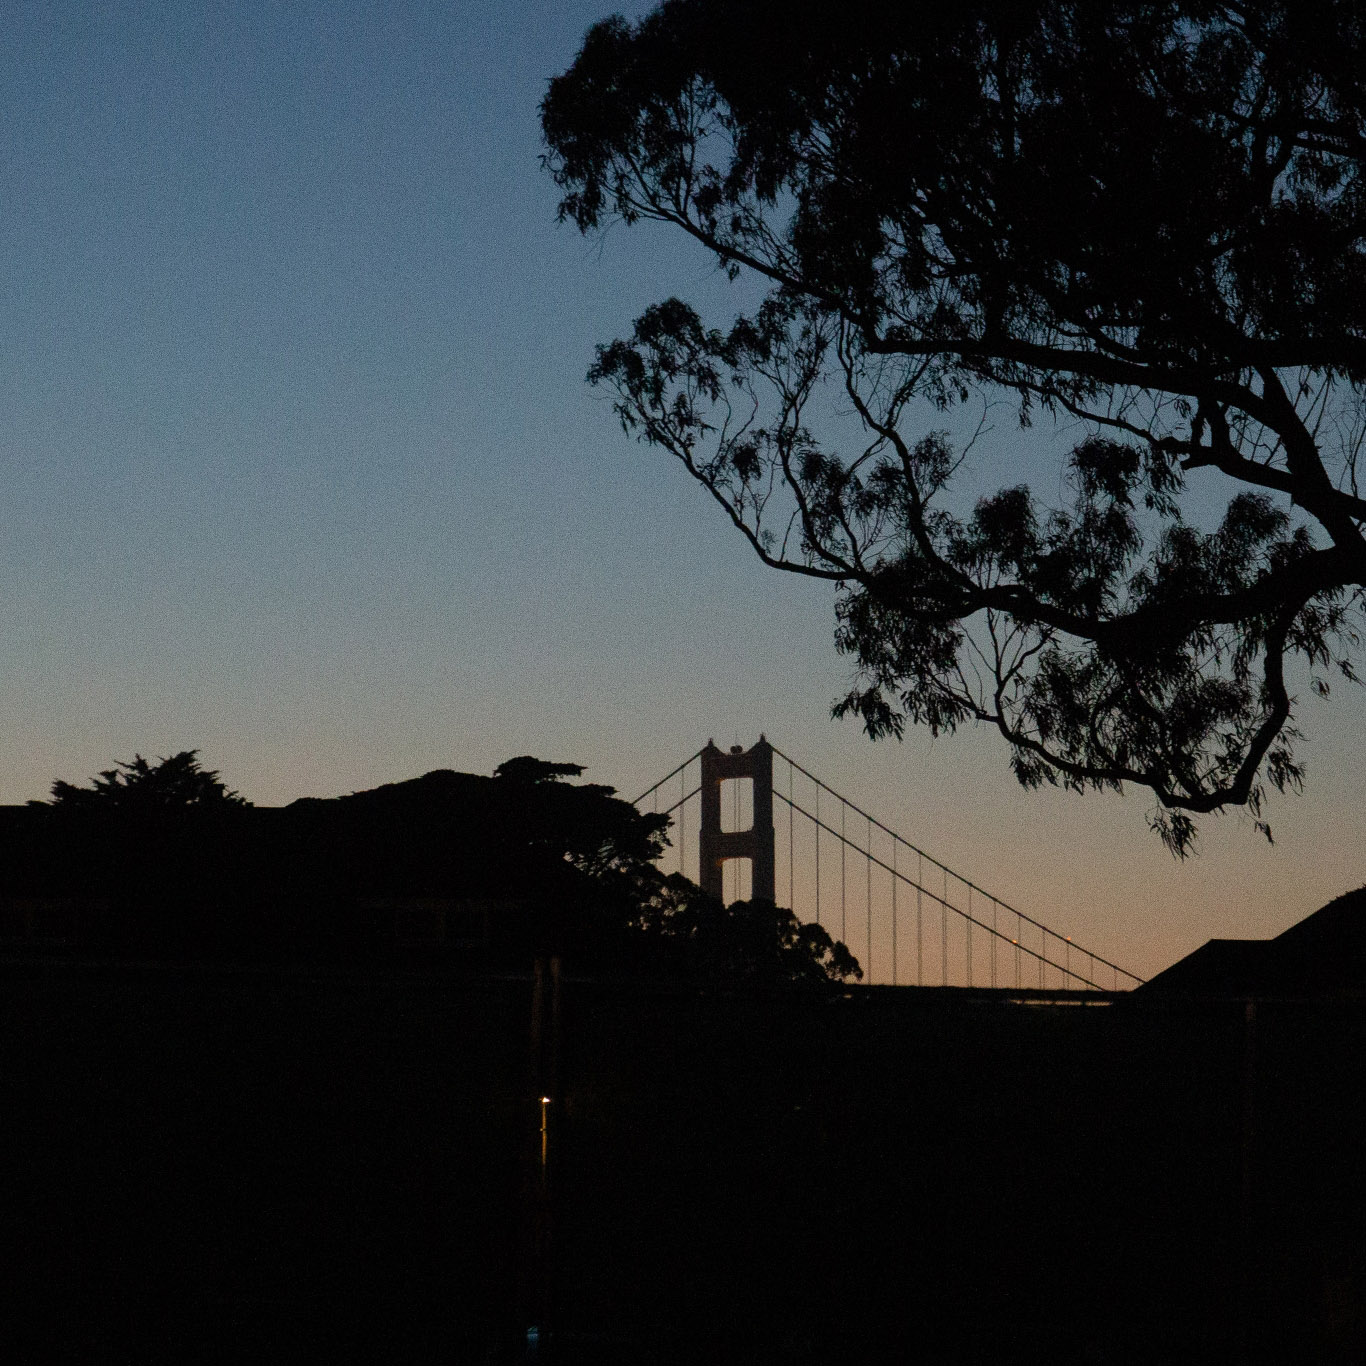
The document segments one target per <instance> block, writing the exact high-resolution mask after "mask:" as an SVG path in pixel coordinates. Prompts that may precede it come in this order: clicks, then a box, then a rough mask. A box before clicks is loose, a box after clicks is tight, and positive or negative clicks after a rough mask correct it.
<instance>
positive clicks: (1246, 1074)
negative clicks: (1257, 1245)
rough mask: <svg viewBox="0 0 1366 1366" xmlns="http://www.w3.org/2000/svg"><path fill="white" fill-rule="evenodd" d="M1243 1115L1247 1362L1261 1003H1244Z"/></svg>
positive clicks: (1240, 1323)
mask: <svg viewBox="0 0 1366 1366" xmlns="http://www.w3.org/2000/svg"><path fill="white" fill-rule="evenodd" d="M1242 1063H1243V1066H1242V1073H1243V1085H1242V1093H1243V1094H1242V1105H1241V1106H1240V1109H1241V1111H1242V1113H1241V1115H1240V1116H1239V1118H1240V1120H1241V1123H1240V1126H1239V1127H1240V1129H1241V1133H1240V1142H1239V1145H1238V1147H1239V1153H1238V1156H1239V1168H1240V1170H1239V1174H1238V1176H1239V1180H1238V1305H1237V1325H1236V1329H1235V1332H1236V1337H1237V1347H1238V1359H1239V1360H1240V1361H1246V1360H1247V1358H1248V1347H1249V1345H1250V1341H1251V1334H1250V1329H1251V1324H1250V1322H1249V1318H1250V1316H1251V1312H1252V1305H1253V1286H1252V1278H1253V1270H1254V1266H1253V1256H1252V1194H1253V1162H1254V1160H1255V1156H1256V1154H1255V1150H1254V1142H1255V1139H1256V1118H1257V1089H1256V1088H1257V1002H1256V1001H1255V1000H1254V999H1252V998H1251V997H1249V998H1248V999H1247V1000H1246V1001H1244V1002H1243V1058H1242Z"/></svg>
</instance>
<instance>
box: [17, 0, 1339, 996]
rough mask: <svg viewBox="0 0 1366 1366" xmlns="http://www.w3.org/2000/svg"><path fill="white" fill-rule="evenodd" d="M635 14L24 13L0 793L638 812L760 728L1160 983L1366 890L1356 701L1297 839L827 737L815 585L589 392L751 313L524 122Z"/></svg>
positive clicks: (931, 755)
mask: <svg viewBox="0 0 1366 1366" xmlns="http://www.w3.org/2000/svg"><path fill="white" fill-rule="evenodd" d="M613 8H615V9H617V10H618V11H621V12H624V13H626V14H627V15H628V16H631V15H639V14H641V13H643V12H644V11H645V9H646V8H647V6H645V5H642V4H628V5H618V6H615V7H613V6H611V5H610V4H603V5H600V4H596V3H581V0H553V2H549V0H547V2H545V3H542V2H541V0H522V2H521V3H502V4H497V3H484V4H462V3H452V4H436V3H431V4H419V3H403V2H402V0H387V2H386V3H376V4H362V3H352V2H351V0H328V2H327V3H321V4H302V3H301V4H276V3H264V2H263V0H234V3H231V4H228V3H224V4H207V3H206V4H185V5H167V4H165V3H157V4H145V5H143V4H117V3H110V4H99V5H94V4H90V5H86V4H80V3H72V4H69V5H63V6H52V5H50V4H34V5H24V4H22V3H19V2H18V0H13V2H12V3H11V4H9V5H7V6H6V20H7V33H6V38H7V41H6V43H5V44H4V45H3V49H0V101H3V105H4V107H3V113H2V115H0V164H2V165H3V179H2V181H0V183H3V185H4V193H3V197H0V242H2V244H3V246H2V250H3V262H4V266H5V269H4V272H3V275H2V276H0V318H2V319H3V325H0V347H3V351H4V354H3V361H2V363H0V463H2V465H3V472H4V497H3V498H0V573H2V574H3V580H2V582H3V592H0V699H2V700H3V707H4V724H3V726H0V802H22V801H25V800H27V799H29V798H34V797H42V796H44V795H45V794H46V792H47V790H48V788H49V786H50V784H51V782H52V781H53V779H54V778H58V777H60V778H64V779H67V780H68V781H82V780H84V779H86V778H88V777H89V776H90V775H91V774H93V773H94V772H96V771H98V770H100V769H102V768H107V767H109V766H110V765H111V763H112V762H113V761H114V760H118V759H128V758H131V757H132V755H133V754H134V753H135V752H136V753H142V754H144V755H148V756H152V755H166V754H171V753H174V752H176V751H178V750H181V749H187V748H198V749H199V750H200V752H201V755H202V757H203V759H204V761H205V762H206V763H207V764H208V765H209V766H210V767H213V768H216V769H218V770H220V771H221V772H222V774H223V776H224V778H225V779H226V780H227V781H228V782H229V783H230V784H231V785H232V786H233V787H235V788H236V789H238V790H239V791H241V792H242V793H243V794H244V795H245V796H247V797H248V798H250V799H251V800H253V801H255V802H257V803H260V804H277V803H283V802H287V801H290V800H292V799H294V798H295V797H299V796H308V795H312V796H326V795H334V794H337V793H341V792H349V791H354V790H358V789H361V788H365V787H370V786H374V785H376V784H378V783H381V782H389V781H394V780H397V779H401V778H405V777H411V776H415V775H417V774H420V773H423V772H426V771H428V770H430V769H433V768H441V767H452V768H457V769H463V770H467V771H472V772H489V771H491V770H492V769H493V767H494V766H495V765H496V764H498V763H500V762H501V761H502V760H504V759H506V758H509V757H511V756H512V755H514V754H521V753H533V754H537V755H539V756H541V757H544V758H549V759H556V760H570V761H573V762H577V763H582V764H584V765H586V766H587V773H586V777H587V778H589V779H591V780H594V781H598V782H604V783H610V784H612V785H613V786H615V787H616V788H618V790H619V791H621V792H622V793H623V795H625V796H627V797H634V796H635V795H636V794H637V793H638V792H640V791H642V790H643V789H645V788H646V787H648V786H649V785H650V784H651V783H652V782H653V781H654V780H655V779H656V778H658V777H660V776H662V774H664V773H665V772H667V771H668V770H669V769H671V768H673V767H674V765H675V764H677V763H678V762H680V761H681V760H682V759H684V758H686V757H687V756H688V755H690V754H692V753H693V752H694V751H696V750H697V749H698V748H700V747H701V746H702V744H703V743H705V741H706V740H707V739H708V738H711V737H714V738H715V739H716V741H717V742H718V743H719V744H722V745H723V746H724V745H729V744H731V743H736V742H740V743H744V744H746V745H748V744H751V743H753V741H754V740H756V739H757V738H758V736H759V734H760V732H761V731H762V732H765V733H767V735H768V737H769V738H770V739H771V740H772V741H774V742H775V743H776V744H778V745H779V746H780V747H781V748H782V749H783V750H785V751H786V752H787V753H789V754H791V755H792V756H793V757H794V758H796V759H798V760H799V761H800V762H801V763H803V764H804V765H805V766H806V767H807V768H809V769H811V770H813V771H814V772H816V773H818V774H819V775H820V776H821V777H822V778H823V779H824V780H825V781H826V782H827V783H829V784H830V785H831V786H832V787H834V788H835V789H837V790H839V791H841V792H844V793H845V794H846V795H847V796H849V797H850V798H851V799H853V800H855V801H857V802H858V803H859V804H860V805H862V806H864V807H865V808H866V809H868V810H870V811H872V812H873V813H874V814H875V815H877V816H878V817H879V818H880V819H881V820H883V821H884V822H885V823H887V824H888V825H890V826H892V827H893V828H895V829H897V830H899V831H900V832H901V833H902V834H903V835H905V836H906V838H908V839H910V840H913V841H914V842H915V843H917V844H919V845H920V846H922V847H923V848H925V849H927V850H928V851H929V852H931V853H932V854H934V855H935V856H936V857H937V858H940V859H942V860H943V861H944V862H946V863H948V864H949V865H950V866H951V867H953V868H955V869H956V870H958V871H960V872H961V873H962V874H963V875H964V876H966V877H969V878H971V879H972V880H974V881H975V882H977V883H978V884H979V885H980V886H983V887H986V888H987V889H988V890H990V891H992V892H994V893H996V894H997V895H999V896H1001V897H1003V898H1004V899H1006V900H1007V901H1010V902H1011V903H1012V904H1015V905H1017V906H1019V907H1020V908H1021V909H1024V910H1027V911H1029V912H1030V913H1031V914H1034V915H1035V916H1037V917H1038V918H1039V919H1041V920H1043V921H1045V922H1046V923H1048V924H1049V925H1051V926H1053V927H1055V928H1057V929H1059V930H1060V931H1061V932H1064V933H1070V934H1072V935H1073V937H1074V938H1076V939H1077V940H1079V941H1081V942H1084V943H1086V944H1088V946H1091V947H1094V948H1095V949H1096V951H1097V952H1100V953H1104V954H1105V955H1106V956H1108V957H1111V958H1113V959H1115V960H1117V961H1118V962H1120V963H1121V964H1123V965H1124V966H1126V967H1131V968H1132V969H1133V970H1134V971H1135V972H1138V973H1139V974H1141V975H1149V974H1151V973H1153V972H1155V971H1158V970H1159V969H1160V968H1162V967H1163V966H1165V965H1166V964H1167V963H1169V962H1171V961H1173V960H1174V959H1176V958H1178V957H1180V956H1181V955H1182V954H1184V953H1186V952H1189V951H1190V950H1191V949H1193V948H1195V947H1197V946H1198V945H1199V944H1201V943H1203V942H1204V941H1205V940H1206V939H1208V938H1210V937H1219V936H1224V937H1243V936H1251V937H1260V936H1264V935H1270V934H1275V933H1278V932H1279V931H1280V930H1282V929H1284V928H1285V927H1286V926H1288V925H1290V924H1292V923H1293V922H1295V921H1296V920H1298V919H1300V918H1301V917H1302V916H1304V915H1306V914H1308V913H1309V912H1310V911H1312V910H1314V909H1316V908H1317V907H1318V906H1320V905H1322V904H1323V903H1324V902H1325V901H1327V900H1328V899H1330V898H1331V897H1333V896H1335V895H1337V894H1339V893H1341V892H1343V891H1346V890H1348V889H1349V888H1353V887H1356V886H1359V885H1361V884H1362V883H1363V882H1366V842H1364V841H1363V840H1362V813H1363V810H1366V762H1364V761H1366V698H1363V696H1362V695H1361V693H1360V691H1359V690H1350V689H1349V690H1348V691H1346V692H1343V693H1341V694H1340V695H1339V694H1338V693H1335V695H1334V697H1333V699H1332V700H1331V701H1330V702H1329V703H1327V704H1323V703H1319V702H1317V701H1306V702H1305V705H1304V707H1303V709H1302V712H1301V716H1302V726H1303V729H1304V730H1305V732H1306V735H1307V743H1306V745H1305V747H1304V751H1303V753H1304V758H1305V759H1306V761H1307V763H1308V766H1309V774H1308V785H1307V790H1306V793H1305V794H1304V795H1303V796H1299V797H1286V798H1277V799H1275V800H1274V801H1273V802H1272V804H1271V808H1270V811H1269V817H1270V820H1271V824H1272V827H1273V830H1274V832H1275V836H1276V844H1275V846H1274V847H1272V846H1268V845H1267V843H1266V841H1265V840H1263V839H1262V838H1261V837H1260V836H1259V835H1257V834H1256V833H1255V832H1254V831H1253V829H1252V824H1251V821H1250V819H1248V818H1247V817H1245V816H1243V815H1238V814H1234V815H1231V816H1226V817H1224V818H1222V819H1210V820H1206V821H1205V822H1204V825H1203V827H1202V829H1203V837H1202V841H1201V852H1200V854H1199V855H1198V856H1197V857H1195V858H1192V859H1188V860H1186V861H1185V862H1177V861H1175V860H1173V858H1172V857H1171V855H1170V854H1168V853H1167V852H1166V850H1165V849H1163V847H1162V846H1161V845H1160V843H1159V842H1158V840H1157V839H1156V838H1155V837H1154V836H1153V835H1152V834H1151V833H1150V832H1149V831H1148V828H1147V822H1146V812H1147V811H1148V809H1149V808H1150V806H1151V805H1152V801H1151V798H1148V797H1145V795H1144V794H1143V793H1141V792H1136V793H1131V794H1128V795H1126V796H1125V797H1123V798H1118V797H1106V796H1087V797H1077V796H1074V795H1071V794H1066V793H1061V792H1054V791H1045V792H1042V793H1034V794H1030V793H1026V792H1024V791H1023V790H1022V789H1020V788H1019V787H1018V786H1017V785H1016V784H1015V782H1014V779H1013V778H1012V777H1011V776H1010V773H1009V769H1008V767H1007V762H1006V757H1007V756H1006V754H1005V752H1004V750H1003V748H1002V746H1001V744H1000V743H999V741H995V740H993V739H992V738H991V736H990V735H988V734H984V733H980V732H973V733H968V734H962V735H959V736H955V737H952V738H941V739H939V740H938V741H933V742H932V741H931V740H930V739H929V738H928V737H927V736H925V735H922V734H911V735H909V736H908V737H907V739H906V741H905V742H904V743H901V744H897V743H895V742H880V743H878V744H873V743H872V742H870V741H868V740H867V739H866V738H865V737H864V736H863V734H862V733H861V731H860V730H859V728H858V726H857V723H855V722H853V721H844V722H834V721H832V720H831V719H830V706H831V703H832V701H833V700H835V699H836V698H837V697H838V696H840V695H841V694H842V693H843V692H844V691H845V690H846V689H847V686H848V683H849V677H850V675H849V668H850V666H849V661H847V660H845V659H842V658H840V657H839V656H838V655H837V654H836V652H835V650H834V647H833V641H832V637H833V625H834V621H833V596H832V593H831V590H830V589H829V587H828V586H824V585H820V584H814V583H811V582H807V581H804V580H800V579H795V578H790V577H786V576H783V575H781V574H778V573H776V572H774V571H770V570H767V569H765V568H763V567H762V566H761V565H760V564H759V563H758V562H757V561H756V560H755V559H754V558H753V556H752V554H751V552H749V550H748V549H747V547H746V546H745V545H744V544H742V543H741V542H740V541H739V539H738V538H737V537H736V535H735V534H734V533H733V532H731V531H730V530H729V528H728V527H727V526H726V525H725V524H724V522H723V520H722V518H721V516H720V514H719V511H718V510H717V509H716V508H715V507H714V505H712V504H710V503H709V501H708V499H707V497H706V495H705V494H704V493H703V492H702V491H701V490H700V489H698V488H697V487H696V486H695V485H693V484H692V482H691V481H690V480H689V479H688V478H687V476H686V475H685V474H684V473H683V472H682V471H681V470H680V469H678V468H676V467H675V466H673V465H672V464H671V463H670V462H669V460H668V458H667V457H666V456H664V455H662V454H660V453H658V452H654V451H651V450H648V449H646V448H643V447H640V446H637V445H636V444H634V443H633V442H632V441H630V440H628V439H627V438H626V437H625V436H624V435H623V434H622V432H621V430H620V428H619V426H618V425H617V423H616V420H615V419H614V417H613V415H612V413H611V409H610V401H609V400H608V398H606V397H605V396H604V395H603V394H602V393H600V392H595V391H593V390H591V389H590V388H589V387H588V386H587V385H586V384H585V382H584V374H585V371H586V370H587V368H588V365H589V364H590V362H591V360H592V355H593V348H594V346H595V344H596V343H598V342H601V341H606V340H609V339H611V338H612V337H614V336H616V335H619V334H621V333H623V332H625V331H627V330H628V329H629V325H630V322H631V320H632V319H633V318H634V317H635V316H636V314H637V313H638V312H639V311H640V310H641V309H642V308H643V307H644V306H645V305H647V304H648V303H650V302H653V301H654V300H656V299H658V298H662V297H665V296H667V295H669V294H678V295H680V296H681V297H684V298H687V299H689V300H690V301H692V302H694V303H696V304H698V305H699V306H705V307H711V308H720V309H725V308H728V307H733V303H732V302H731V296H730V294H729V292H728V291H729V286H727V284H726V283H725V281H724V280H723V279H722V278H721V277H720V276H719V275H718V273H717V271H716V269H715V266H714V264H713V263H712V262H711V261H710V260H708V259H707V258H706V257H705V256H704V255H703V254H701V253H700V252H698V251H696V250H694V249H692V248H690V246H689V245H688V244H686V243H684V242H682V241H679V240H677V239H675V238H673V237H671V236H669V234H668V233H667V232H665V231H663V230H660V229H649V228H640V229H633V230H629V231H628V230H624V229H616V230H613V231H611V232H609V233H607V234H606V236H605V237H603V238H601V239H597V240H592V241H589V240H585V239H584V238H582V237H580V236H579V235H578V234H577V233H576V232H575V231H573V230H572V229H571V228H568V227H564V226H560V225H557V223H556V221H555V204H556V194H555V187H554V185H553V184H552V182H551V181H550V179H549V177H548V176H547V175H546V174H545V173H544V172H543V171H542V170H541V169H540V166H539V164H538V157H539V153H540V150H541V147H540V136H539V128H538V123H537V105H538V103H539V101H540V99H541V97H542V96H543V94H544V91H545V86H546V82H547V80H548V79H549V78H550V77H551V76H553V75H555V74H557V73H558V72H559V71H561V70H563V69H564V68H565V67H566V66H567V65H568V64H569V63H570V62H571V61H572V60H573V57H574V54H575V52H576V51H577V48H578V45H579V43H580V41H581V39H582V37H583V34H584V31H585V30H586V29H587V27H588V26H589V25H590V24H591V23H592V22H594V21H595V20H597V19H599V18H602V17H605V15H606V14H608V13H610V12H612V10H613ZM1037 439H1039V440H1043V441H1046V440H1047V439H1048V438H1047V435H1046V434H1042V435H1039V436H1038V438H1037ZM994 449H997V450H999V460H1000V462H1001V482H1002V483H1005V482H1012V479H1011V471H1012V469H1014V470H1016V471H1018V469H1020V468H1023V464H1024V462H1026V461H1028V460H1029V459H1030V449H1029V448H1028V446H1027V443H1026V442H1025V441H1024V439H1023V438H1021V437H1019V436H1018V434H1016V433H1014V432H1013V431H1009V430H1007V431H1003V432H1001V433H999V434H998V436H997V445H996V447H995V448H994ZM1343 687H1344V688H1345V687H1346V685H1343Z"/></svg>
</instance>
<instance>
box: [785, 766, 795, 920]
mask: <svg viewBox="0 0 1366 1366" xmlns="http://www.w3.org/2000/svg"><path fill="white" fill-rule="evenodd" d="M792 776H793V774H792V760H791V759H789V760H788V761H787V909H788V910H789V911H791V912H792V913H793V914H794V915H795V914H796V912H797V890H796V887H795V885H794V884H793V881H792V869H793V866H794V862H793V861H794V858H795V855H794V854H793V852H792V850H793V847H794V846H793V843H792V839H793V831H794V830H795V828H796V826H795V821H796V811H797V808H796V807H794V806H793V805H792V797H793V792H792Z"/></svg>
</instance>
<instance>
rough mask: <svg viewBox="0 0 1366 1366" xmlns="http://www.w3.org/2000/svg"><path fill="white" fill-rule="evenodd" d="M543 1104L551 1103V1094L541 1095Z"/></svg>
mask: <svg viewBox="0 0 1366 1366" xmlns="http://www.w3.org/2000/svg"><path fill="white" fill-rule="evenodd" d="M541 1104H542V1105H549V1104H550V1097H549V1096H542V1097H541Z"/></svg>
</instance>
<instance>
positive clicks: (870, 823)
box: [864, 816, 873, 982]
mask: <svg viewBox="0 0 1366 1366" xmlns="http://www.w3.org/2000/svg"><path fill="white" fill-rule="evenodd" d="M864 863H865V864H866V865H867V867H868V889H867V901H866V904H867V911H868V980H869V981H870V982H871V981H872V979H873V818H872V817H871V816H869V817H868V856H867V858H865V859H864Z"/></svg>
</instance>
